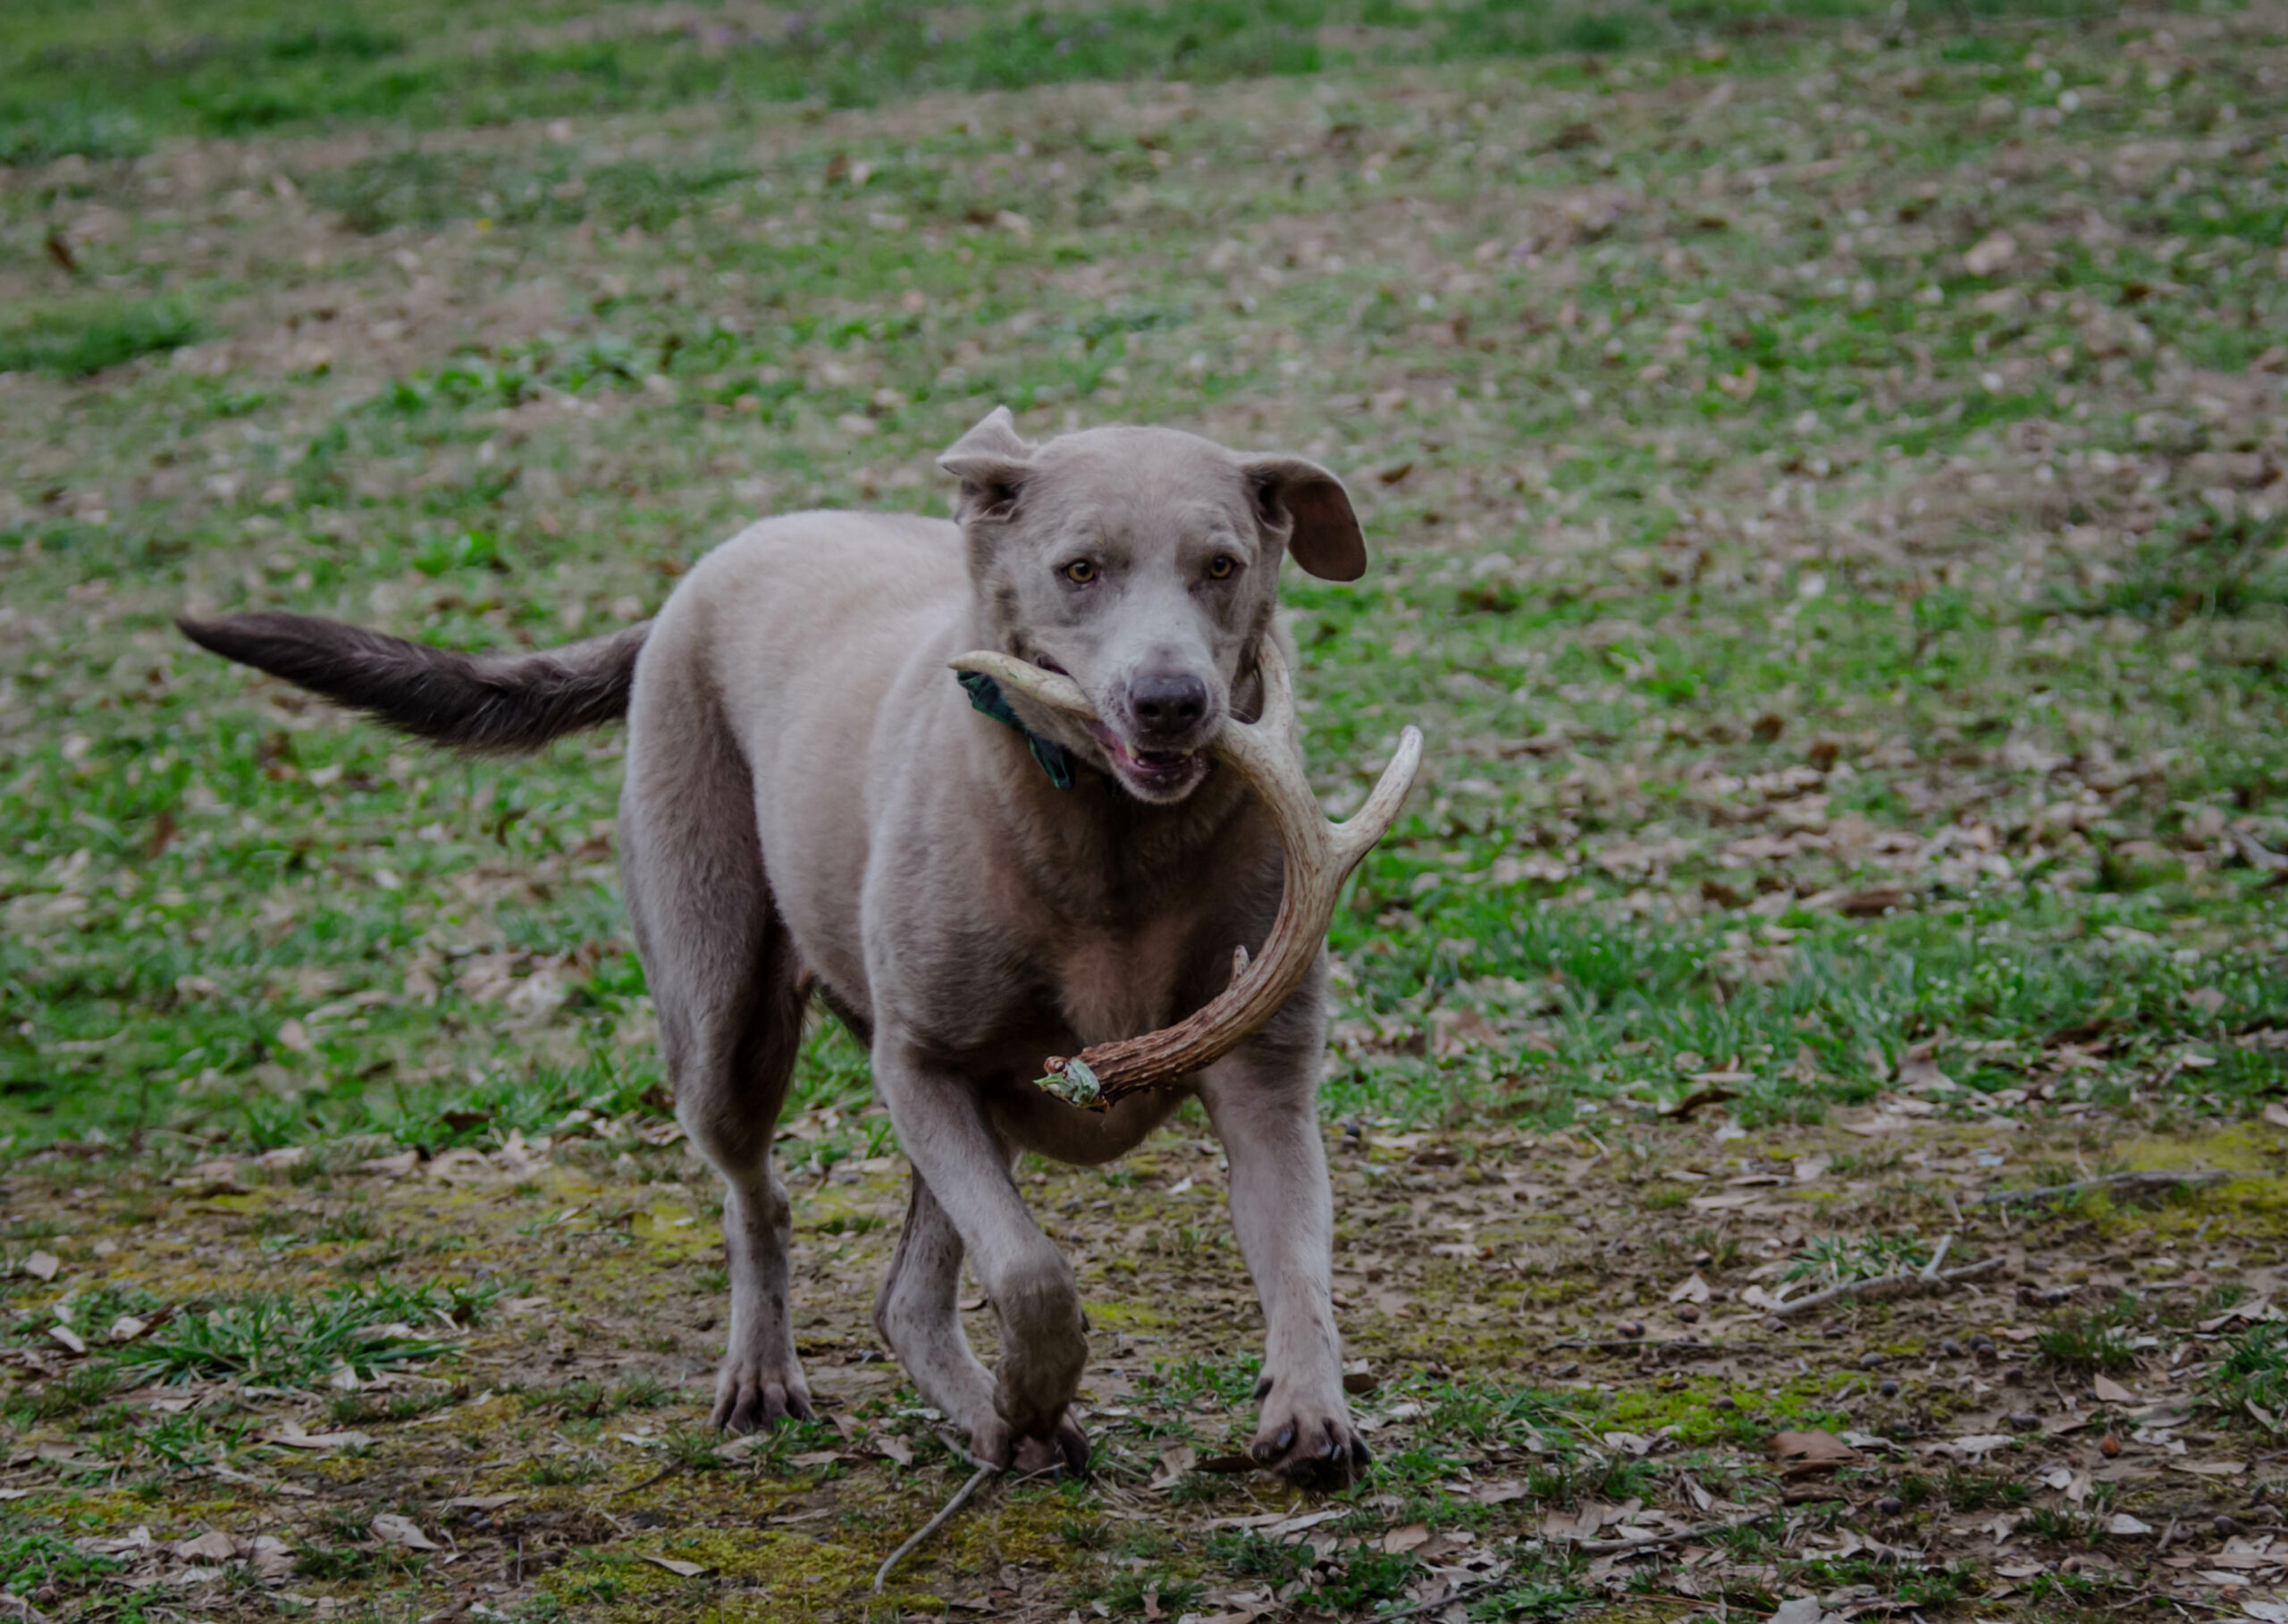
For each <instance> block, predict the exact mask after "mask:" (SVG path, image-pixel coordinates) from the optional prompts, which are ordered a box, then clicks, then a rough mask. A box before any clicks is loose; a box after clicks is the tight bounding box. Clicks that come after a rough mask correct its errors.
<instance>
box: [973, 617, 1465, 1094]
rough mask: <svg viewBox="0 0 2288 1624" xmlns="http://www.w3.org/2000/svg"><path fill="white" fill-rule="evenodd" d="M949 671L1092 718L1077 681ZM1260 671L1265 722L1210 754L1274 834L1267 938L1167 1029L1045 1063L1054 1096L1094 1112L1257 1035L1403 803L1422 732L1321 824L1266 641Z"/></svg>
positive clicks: (1234, 730) (1287, 699)
mask: <svg viewBox="0 0 2288 1624" xmlns="http://www.w3.org/2000/svg"><path fill="white" fill-rule="evenodd" d="M954 667H955V669H957V670H964V671H982V672H984V673H986V674H987V675H988V676H990V677H993V678H994V679H995V680H996V681H997V682H1000V683H1001V684H1003V685H1004V686H1007V687H1011V688H1014V689H1016V690H1017V691H1018V692H1019V693H1021V694H1028V695H1030V696H1031V697H1032V698H1034V699H1037V700H1039V702H1041V703H1043V704H1047V705H1049V706H1052V707H1054V708H1056V709H1057V710H1061V711H1067V712H1069V713H1071V714H1073V715H1077V716H1081V717H1091V718H1092V717H1093V716H1094V715H1095V711H1094V710H1093V709H1092V708H1091V707H1090V706H1089V703H1088V699H1087V696H1086V695H1085V694H1082V693H1081V689H1080V687H1079V686H1078V685H1077V684H1075V683H1073V681H1072V680H1071V679H1070V678H1069V677H1064V676H1061V675H1059V674H1057V673H1055V672H1050V671H1044V670H1042V669H1040V668H1039V666H1036V665H1032V664H1030V662H1028V661H1021V660H1016V659H1013V658H1011V657H1010V656H1009V655H1006V654H997V653H989V652H977V653H970V654H963V656H962V657H961V658H960V659H958V660H956V661H954ZM1261 669H1262V672H1263V687H1264V704H1263V714H1262V715H1261V717H1259V718H1258V719H1257V720H1255V721H1253V722H1230V723H1227V724H1226V725H1225V726H1224V728H1222V729H1221V730H1220V731H1219V732H1218V733H1217V734H1216V739H1215V743H1214V745H1212V746H1211V747H1212V748H1213V749H1214V750H1215V751H1216V754H1217V755H1219V756H1220V757H1222V758H1223V760H1224V762H1226V763H1227V764H1228V765H1229V766H1231V768H1232V770H1235V771H1237V772H1238V773H1239V774H1240V776H1241V778H1245V779H1246V780H1247V782H1248V785H1249V787H1250V788H1252V789H1253V790H1254V791H1255V792H1256V794H1257V795H1258V796H1259V797H1261V799H1262V800H1263V803H1264V804H1265V808H1266V811H1268V812H1270V813H1271V817H1272V822H1273V824H1274V827H1275V828H1276V829H1277V830H1278V835H1279V845H1280V850H1281V853H1282V855H1283V858H1284V860H1285V869H1286V872H1285V876H1284V879H1283V884H1282V887H1281V890H1280V896H1279V913H1278V916H1277V917H1276V918H1275V919H1274V920H1273V921H1272V925H1271V931H1270V934H1269V935H1268V936H1266V938H1264V942H1263V947H1262V948H1261V950H1260V951H1259V952H1258V953H1257V954H1256V955H1254V956H1253V957H1252V958H1251V959H1248V960H1246V961H1244V962H1243V963H1241V962H1237V961H1235V963H1234V973H1233V975H1232V981H1231V985H1230V986H1228V987H1226V988H1225V989H1224V991H1223V992H1222V993H1221V994H1219V995H1218V996H1217V997H1215V998H1213V999H1211V1000H1210V1001H1209V1002H1208V1003H1207V1005H1206V1006H1203V1007H1201V1008H1199V1009H1197V1010H1195V1011H1193V1012H1192V1013H1191V1014H1190V1015H1189V1016H1187V1017H1185V1018H1184V1019H1183V1020H1182V1021H1180V1022H1177V1023H1176V1024H1175V1025H1173V1026H1171V1027H1167V1028H1165V1029H1163V1030H1162V1031H1156V1032H1146V1033H1145V1034H1143V1035H1142V1036H1141V1037H1136V1038H1128V1039H1122V1040H1121V1041H1119V1042H1116V1043H1104V1044H1098V1045H1097V1046H1096V1047H1094V1048H1089V1049H1088V1050H1085V1051H1084V1052H1082V1053H1081V1054H1079V1055H1076V1056H1070V1057H1062V1058H1056V1059H1052V1060H1050V1061H1049V1063H1048V1073H1049V1074H1048V1075H1047V1076H1046V1077H1043V1078H1041V1079H1040V1086H1041V1087H1042V1088H1044V1089H1046V1090H1048V1091H1049V1092H1051V1093H1053V1094H1055V1095H1056V1096H1057V1097H1058V1098H1062V1099H1064V1100H1067V1101H1069V1102H1071V1103H1072V1104H1074V1105H1078V1106H1086V1107H1103V1106H1105V1105H1106V1104H1108V1103H1109V1102H1111V1101H1112V1100H1114V1099H1115V1098H1119V1097H1120V1096H1122V1095H1123V1094H1129V1093H1133V1092H1136V1091H1138V1090H1143V1089H1149V1088H1154V1087H1157V1086H1159V1085H1162V1084H1165V1083H1169V1082H1173V1081H1176V1080H1177V1079H1179V1078H1182V1077H1184V1076H1187V1075H1189V1074H1190V1073H1194V1072H1197V1071H1198V1070H1199V1069H1200V1068H1201V1067H1202V1066H1205V1065H1207V1064H1212V1063H1213V1062H1215V1061H1216V1060H1218V1059H1221V1058H1222V1057H1223V1056H1225V1055H1228V1054H1230V1053H1231V1052H1232V1050H1233V1049H1235V1048H1238V1047H1239V1046H1240V1045H1241V1044H1242V1043H1244V1042H1246V1041H1247V1040H1248V1039H1249V1038H1250V1037H1252V1036H1254V1035H1255V1034H1256V1033H1257V1032H1258V1031H1261V1030H1262V1029H1263V1026H1264V1023H1265V1022H1267V1021H1269V1020H1270V1019H1271V1017H1272V1016H1273V1015H1274V1014H1277V1013H1278V1012H1279V1009H1280V1007H1281V1006H1283V1005H1284V1004H1285V1003H1286V1002H1287V1000H1288V999H1289V998H1290V997H1292V996H1294V992H1295V989H1297V988H1298V987H1300V986H1301V985H1302V984H1303V980H1304V978H1305V977H1306V976H1308V974H1309V973H1310V970H1311V965H1312V964H1313V963H1315V962H1316V960H1317V958H1318V954H1319V948H1320V945H1321V944H1322V943H1323V942H1324V941H1325V939H1326V928H1327V922H1328V921H1329V920H1331V919H1332V918H1333V914H1334V904H1335V898H1336V896H1338V895H1339V894H1340V892H1341V891H1342V882H1343V881H1344V880H1345V879H1349V878H1350V871H1351V870H1352V869H1354V868H1356V867H1357V866H1358V865H1359V861H1360V859H1362V858H1364V857H1365V856H1366V854H1367V851H1368V849H1369V848H1371V847H1372V846H1374V844H1375V841H1377V840H1379V839H1381V838H1382V837H1383V835H1384V832H1385V831H1387V830H1388V829H1389V828H1390V826H1391V823H1392V820H1394V819H1395V818H1396V817H1397V816H1398V810H1399V806H1400V804H1401V803H1402V802H1403V801H1404V800H1405V799H1406V792H1407V789H1408V787H1409V786H1410V785H1411V784H1412V783H1413V781H1414V774H1415V770H1416V769H1417V767H1418V766H1419V765H1420V763H1421V760H1422V735H1421V733H1420V732H1419V731H1418V730H1417V729H1416V728H1406V729H1405V730H1404V731H1403V732H1402V733H1401V735H1400V737H1399V744H1398V748H1397V749H1396V750H1395V751H1393V752H1392V755H1391V759H1390V762H1389V764H1388V765H1387V766H1385V767H1384V769H1383V774H1382V778H1381V779H1380V781H1378V782H1377V783H1376V784H1375V788H1374V791H1373V792H1372V793H1371V794H1370V795H1367V799H1366V801H1365V803H1364V804H1361V805H1360V807H1359V810H1358V812H1355V813H1353V814H1352V815H1351V817H1350V819H1349V820H1346V821H1344V822H1342V823H1339V824H1337V823H1331V822H1329V821H1328V820H1327V816H1326V813H1325V812H1324V811H1323V810H1322V809H1321V808H1320V806H1319V804H1318V798H1317V796H1316V795H1313V794H1312V792H1311V785H1310V779H1309V778H1308V777H1307V776H1306V775H1305V773H1304V771H1303V762H1302V757H1301V754H1300V752H1299V751H1298V749H1297V748H1296V743H1295V728H1294V716H1295V711H1294V679H1293V677H1292V674H1291V672H1290V671H1289V669H1288V667H1287V661H1286V659H1285V657H1284V656H1283V654H1282V653H1281V652H1280V650H1279V646H1278V644H1275V643H1274V642H1272V641H1270V640H1269V639H1266V640H1265V642H1264V644H1263V654H1262V658H1261Z"/></svg>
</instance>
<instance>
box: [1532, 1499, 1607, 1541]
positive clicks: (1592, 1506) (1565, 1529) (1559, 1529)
mask: <svg viewBox="0 0 2288 1624" xmlns="http://www.w3.org/2000/svg"><path fill="white" fill-rule="evenodd" d="M1609 1510H1611V1507H1609V1506H1602V1505H1599V1504H1598V1503H1597V1502H1595V1501H1594V1500H1592V1501H1589V1502H1587V1503H1586V1504H1585V1505H1583V1506H1582V1507H1581V1509H1580V1510H1577V1511H1552V1512H1551V1513H1550V1514H1549V1515H1548V1516H1546V1517H1544V1518H1543V1519H1542V1521H1541V1536H1542V1537H1543V1538H1544V1539H1592V1538H1594V1537H1595V1536H1596V1532H1597V1530H1598V1529H1599V1528H1602V1527H1604V1526H1605V1515H1606V1513H1607V1512H1608V1511H1609Z"/></svg>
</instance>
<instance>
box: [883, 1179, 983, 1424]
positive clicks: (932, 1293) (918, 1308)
mask: <svg viewBox="0 0 2288 1624" xmlns="http://www.w3.org/2000/svg"><path fill="white" fill-rule="evenodd" d="M961 1275H962V1238H961V1236H960V1235H959V1234H958V1233H955V1229H954V1225H953V1223H952V1221H951V1220H950V1219H948V1218H947V1217H946V1209H945V1208H944V1207H940V1206H938V1201H937V1198H936V1197H934V1196H932V1195H931V1194H930V1186H929V1185H927V1184H925V1183H923V1182H921V1174H914V1175H913V1195H912V1197H911V1198H910V1199H908V1201H907V1202H906V1207H905V1226H904V1228H903V1229H901V1230H899V1231H898V1235H897V1250H896V1251H895V1252H893V1253H892V1254H891V1255H890V1272H889V1273H888V1274H887V1275H885V1276H884V1277H883V1280H882V1289H881V1292H879V1295H877V1296H876V1297H875V1299H874V1329H875V1330H876V1331H878V1332H879V1333H880V1334H881V1338H882V1340H883V1341H884V1342H887V1343H888V1344H889V1345H890V1351H892V1352H894V1353H896V1355H897V1362H898V1363H899V1364H900V1365H901V1366H903V1367H904V1369H905V1373H906V1374H907V1375H908V1376H912V1377H913V1384H914V1386H915V1387H916V1388H917V1389H918V1390H919V1391H920V1392H921V1396H922V1397H923V1398H924V1399H925V1400H927V1401H929V1402H930V1403H931V1404H934V1405H936V1406H937V1407H938V1409H942V1410H944V1411H945V1412H946V1415H947V1416H948V1417H950V1418H952V1419H953V1422H954V1425H955V1426H959V1427H961V1428H963V1430H964V1431H967V1432H969V1433H972V1434H977V1433H979V1432H980V1431H981V1430H983V1429H985V1428H986V1427H988V1426H989V1424H990V1423H991V1422H992V1421H993V1420H994V1419H995V1417H994V1411H993V1373H992V1372H991V1371H989V1370H988V1369H987V1368H986V1367H984V1366H983V1365H982V1364H980V1362H979V1361H978V1357H977V1355H976V1354H975V1353H974V1352H973V1351H972V1350H971V1348H970V1345H969V1337H968V1335H967V1334H965V1333H964V1332H963V1330H962V1320H961V1303H960V1296H961Z"/></svg>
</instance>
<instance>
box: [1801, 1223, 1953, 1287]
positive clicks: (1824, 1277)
mask: <svg viewBox="0 0 2288 1624" xmlns="http://www.w3.org/2000/svg"><path fill="white" fill-rule="evenodd" d="M1930 1258H1931V1252H1930V1249H1929V1248H1928V1247H1927V1246H1925V1245H1924V1244H1923V1243H1922V1241H1920V1240H1919V1239H1917V1238H1916V1237H1915V1236H1914V1235H1911V1234H1906V1235H1901V1234H1881V1233H1872V1234H1865V1235H1821V1236H1817V1237H1815V1238H1814V1239H1813V1240H1811V1241H1806V1242H1805V1243H1804V1249H1803V1250H1802V1251H1801V1252H1799V1253H1798V1254H1797V1255H1796V1258H1795V1259H1794V1260H1793V1261H1792V1262H1790V1263H1789V1264H1788V1268H1787V1271H1786V1272H1785V1273H1784V1274H1782V1275H1780V1278H1781V1279H1783V1280H1816V1281H1821V1282H1824V1283H1828V1284H1835V1283H1839V1282H1841V1281H1846V1280H1873V1279H1876V1278H1879V1277H1880V1276H1881V1275H1898V1274H1904V1273H1905V1272H1907V1271H1909V1270H1911V1269H1919V1268H1921V1267H1922V1266H1923V1265H1924V1264H1925V1263H1927V1262H1929V1261H1930Z"/></svg>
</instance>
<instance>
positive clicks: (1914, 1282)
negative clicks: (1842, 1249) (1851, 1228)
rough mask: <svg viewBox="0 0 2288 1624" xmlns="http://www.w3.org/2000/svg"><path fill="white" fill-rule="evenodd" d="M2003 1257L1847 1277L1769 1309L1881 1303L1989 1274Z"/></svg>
mask: <svg viewBox="0 0 2288 1624" xmlns="http://www.w3.org/2000/svg"><path fill="white" fill-rule="evenodd" d="M2006 1261H2007V1259H2006V1258H1998V1257H1997V1258H1983V1259H1981V1261H1979V1262H1977V1263H1973V1264H1968V1265H1965V1266H1964V1267H1962V1268H1958V1269H1948V1270H1947V1272H1946V1273H1945V1274H1943V1275H1915V1274H1907V1275H1876V1276H1875V1278H1873V1279H1872V1280H1846V1281H1845V1282H1844V1283H1842V1284H1841V1285H1834V1286H1830V1287H1829V1288H1828V1289H1827V1290H1826V1291H1824V1292H1813V1293H1812V1294H1811V1295H1810V1296H1809V1297H1797V1298H1795V1299H1793V1300H1789V1301H1788V1302H1783V1303H1780V1304H1779V1305H1778V1306H1777V1307H1775V1308H1771V1309H1769V1310H1768V1312H1769V1313H1770V1314H1771V1317H1772V1318H1774V1319H1787V1318H1788V1317H1791V1316H1794V1315H1797V1314H1801V1313H1804V1311H1806V1310H1807V1309H1811V1308H1820V1307H1822V1306H1824V1305H1825V1304H1827V1303H1830V1302H1840V1301H1842V1300H1844V1299H1845V1298H1846V1297H1855V1298H1860V1299H1863V1300H1868V1301H1872V1302H1884V1301H1888V1300H1890V1299H1892V1298H1894V1297H1919V1296H1921V1295H1922V1293H1923V1292H1928V1291H1931V1290H1933V1289H1936V1288H1940V1287H1945V1286H1950V1285H1952V1284H1954V1283H1956V1281H1959V1280H1970V1279H1973V1278H1975V1277H1976V1276H1978V1275H1987V1274H1991V1273H1992V1272H1993V1271H1994V1270H1996V1269H1998V1268H2000V1267H2001V1266H2002V1265H2003V1264H2004V1263H2005V1262H2006Z"/></svg>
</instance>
